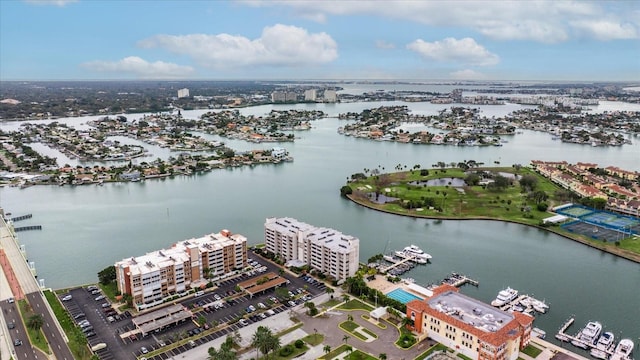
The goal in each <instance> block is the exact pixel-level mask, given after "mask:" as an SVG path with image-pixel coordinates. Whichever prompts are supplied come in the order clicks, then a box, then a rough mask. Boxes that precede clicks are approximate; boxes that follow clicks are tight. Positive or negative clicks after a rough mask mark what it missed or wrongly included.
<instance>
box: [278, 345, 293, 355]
mask: <svg viewBox="0 0 640 360" xmlns="http://www.w3.org/2000/svg"><path fill="white" fill-rule="evenodd" d="M292 353H293V346H291V345H285V346H284V347H283V348H282V349H280V352H279V354H280V356H289V355H291V354H292Z"/></svg>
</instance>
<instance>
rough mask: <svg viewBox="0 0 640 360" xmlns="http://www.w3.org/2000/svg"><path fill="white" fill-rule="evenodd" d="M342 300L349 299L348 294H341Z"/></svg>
mask: <svg viewBox="0 0 640 360" xmlns="http://www.w3.org/2000/svg"><path fill="white" fill-rule="evenodd" d="M342 301H344V302H347V301H349V294H342Z"/></svg>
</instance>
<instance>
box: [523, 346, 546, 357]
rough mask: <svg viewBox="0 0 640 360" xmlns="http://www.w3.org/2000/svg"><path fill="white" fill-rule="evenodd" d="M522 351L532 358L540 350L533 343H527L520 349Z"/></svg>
mask: <svg viewBox="0 0 640 360" xmlns="http://www.w3.org/2000/svg"><path fill="white" fill-rule="evenodd" d="M522 352H523V353H524V354H527V355H529V356H531V357H532V358H535V357H537V356H538V355H540V353H541V352H542V350H541V349H538V348H537V347H535V346H533V345H528V346H527V347H526V348H524V349H522Z"/></svg>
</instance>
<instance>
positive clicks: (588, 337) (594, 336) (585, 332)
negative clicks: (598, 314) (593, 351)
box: [571, 321, 602, 349]
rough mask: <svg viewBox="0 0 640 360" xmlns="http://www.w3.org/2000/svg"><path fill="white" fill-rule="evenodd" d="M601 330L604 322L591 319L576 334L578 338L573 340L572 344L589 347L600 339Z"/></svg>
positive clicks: (584, 347)
mask: <svg viewBox="0 0 640 360" xmlns="http://www.w3.org/2000/svg"><path fill="white" fill-rule="evenodd" d="M601 331H602V324H600V323H599V322H597V321H589V322H588V323H587V325H586V326H585V327H584V328H583V329H582V330H580V332H579V333H578V334H577V335H576V340H573V341H571V344H573V345H574V346H577V347H580V348H583V349H587V348H589V346H593V345H594V343H595V342H596V341H597V340H598V336H600V332H601Z"/></svg>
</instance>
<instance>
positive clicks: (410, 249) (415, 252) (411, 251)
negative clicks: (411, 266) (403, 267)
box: [396, 245, 431, 262]
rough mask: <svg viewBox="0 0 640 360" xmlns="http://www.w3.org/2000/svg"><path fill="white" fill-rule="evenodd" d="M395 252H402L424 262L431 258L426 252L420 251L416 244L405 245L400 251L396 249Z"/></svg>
mask: <svg viewBox="0 0 640 360" xmlns="http://www.w3.org/2000/svg"><path fill="white" fill-rule="evenodd" d="M396 254H403V255H409V256H413V257H415V258H417V259H419V260H420V261H422V260H424V261H425V262H426V261H429V259H431V255H429V254H427V253H426V252H424V251H422V249H420V248H419V247H417V246H416V245H409V246H407V247H405V248H404V249H402V250H401V251H396Z"/></svg>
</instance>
